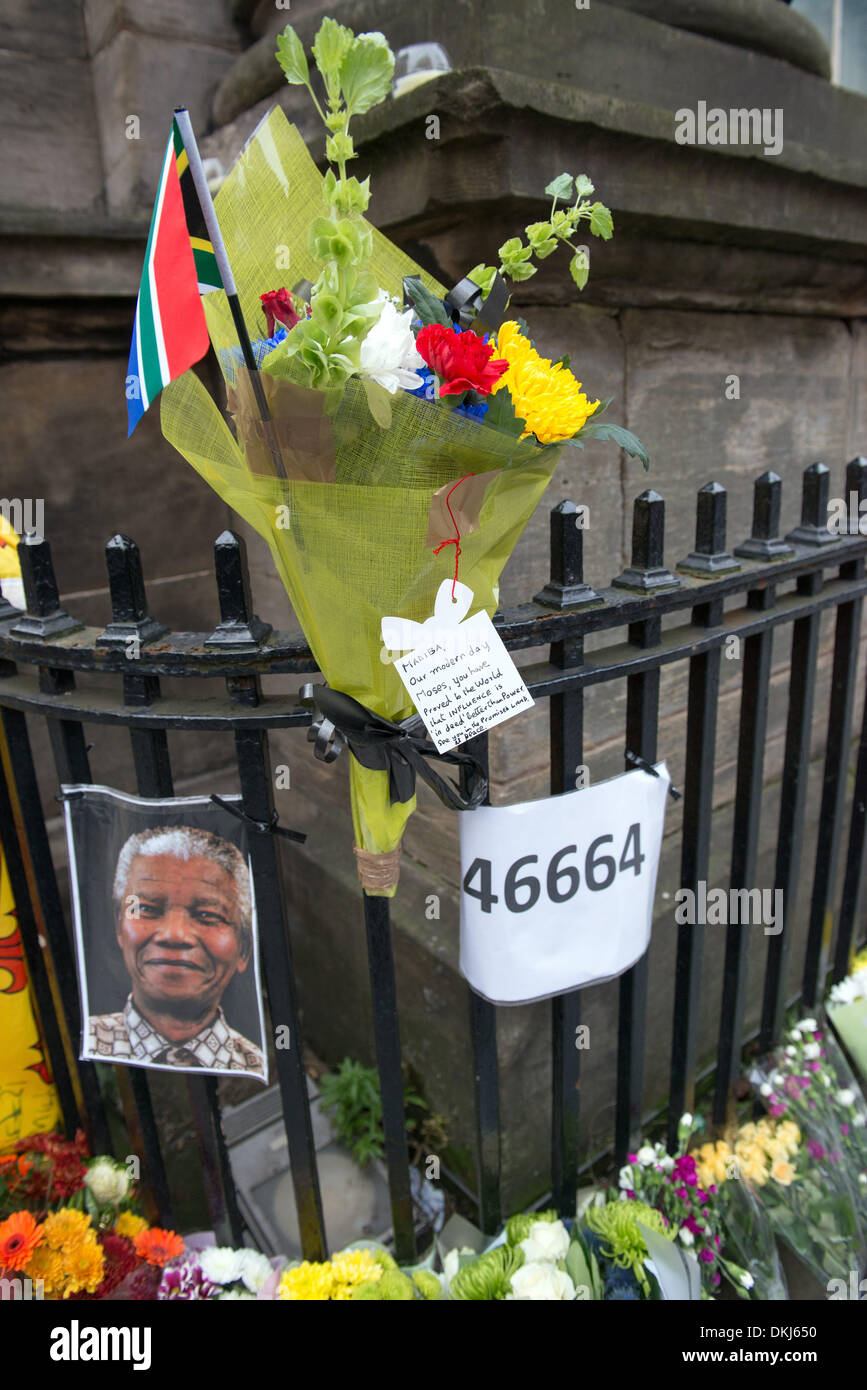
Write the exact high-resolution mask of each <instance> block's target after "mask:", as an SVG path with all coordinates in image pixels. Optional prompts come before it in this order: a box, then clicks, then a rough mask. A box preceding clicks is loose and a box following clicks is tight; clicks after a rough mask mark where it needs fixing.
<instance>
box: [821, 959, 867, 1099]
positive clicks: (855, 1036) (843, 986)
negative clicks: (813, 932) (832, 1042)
mask: <svg viewBox="0 0 867 1390" xmlns="http://www.w3.org/2000/svg"><path fill="white" fill-rule="evenodd" d="M826 1012H827V1015H828V1019H829V1021H830V1023H831V1024H832V1025H833V1027H834V1031H835V1032H836V1033H837V1035H838V1037H840V1038H841V1039H842V1041H843V1043H844V1045H845V1047H846V1050H847V1051H848V1053H849V1056H850V1057H851V1058H852V1061H853V1062H854V1064H855V1066H856V1067H857V1068H858V1071H859V1072H860V1074H861V1078H862V1080H867V949H865V950H863V951H860V952H859V953H858V954H857V955H855V956H854V957H853V959H852V966H851V969H850V971H849V974H848V975H847V976H846V977H845V979H843V980H840V981H839V982H838V983H837V984H836V985H832V987H831V991H830V993H829V995H828V1000H827V1005H826Z"/></svg>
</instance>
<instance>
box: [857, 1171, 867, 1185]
mask: <svg viewBox="0 0 867 1390" xmlns="http://www.w3.org/2000/svg"><path fill="white" fill-rule="evenodd" d="M858 1181H859V1182H860V1183H861V1185H862V1186H863V1187H867V1173H859V1174H858Z"/></svg>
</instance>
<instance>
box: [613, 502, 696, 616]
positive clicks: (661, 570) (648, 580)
mask: <svg viewBox="0 0 867 1390" xmlns="http://www.w3.org/2000/svg"><path fill="white" fill-rule="evenodd" d="M664 546H665V502H664V501H663V500H662V498H661V497H660V495H659V493H658V492H654V491H653V489H652V488H648V489H647V491H646V492H642V494H641V496H640V497H637V498H636V499H635V505H634V507H633V510H632V563H631V564H630V565H628V566H627V568H626V569H625V570H624V571H623V573H622V574H619V575H618V576H617V577H616V579H612V581H611V583H612V584H613V585H614V586H615V587H616V588H618V589H639V590H641V592H642V593H646V592H647V591H648V590H651V589H677V588H680V586H681V584H682V583H683V581H682V580H681V579H678V577H677V575H676V574H672V572H671V570H668V569H666V568H665V561H664V558H663V552H664Z"/></svg>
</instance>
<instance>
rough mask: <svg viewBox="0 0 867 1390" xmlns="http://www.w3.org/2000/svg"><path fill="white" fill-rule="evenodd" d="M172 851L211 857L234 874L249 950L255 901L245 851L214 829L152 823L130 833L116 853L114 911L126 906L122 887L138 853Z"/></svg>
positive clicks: (177, 854) (186, 856)
mask: <svg viewBox="0 0 867 1390" xmlns="http://www.w3.org/2000/svg"><path fill="white" fill-rule="evenodd" d="M156 854H171V855H173V856H174V857H175V858H176V859H186V860H189V859H198V858H200V857H201V858H202V859H212V860H213V861H214V863H215V864H219V865H220V868H221V869H225V871H226V873H227V874H229V875H230V876H231V878H232V879H233V880H234V883H235V889H236V891H237V894H238V909H239V912H240V917H241V920H240V922H239V924H238V925H239V928H240V932H241V942H242V945H243V946H244V948H245V951H246V952H247V954H249V952H250V950H251V948H252V944H253V905H252V900H251V896H250V875H249V872H248V870H247V863H246V860H245V859H244V856H243V854H242V853H241V851H240V850H239V849H238V848H237V846H236V845H233V844H232V843H231V842H230V841H229V840H224V839H222V838H221V836H219V835H215V834H214V833H213V831H211V830H200V829H198V828H197V827H196V826H192V825H164V826H151V827H150V829H148V830H139V831H138V833H137V834H135V835H130V837H129V839H128V840H127V841H126V844H125V845H124V846H123V848H122V849H121V852H120V854H119V855H118V857H117V868H116V869H115V871H114V887H113V889H112V900H113V902H114V907H115V911H116V912H117V913H118V914H120V913H121V912H122V910H123V890H124V888H125V887H126V883H127V879H128V878H129V871H130V869H131V867H132V862H133V860H134V859H137V858H138V857H139V855H146V856H149V855H156Z"/></svg>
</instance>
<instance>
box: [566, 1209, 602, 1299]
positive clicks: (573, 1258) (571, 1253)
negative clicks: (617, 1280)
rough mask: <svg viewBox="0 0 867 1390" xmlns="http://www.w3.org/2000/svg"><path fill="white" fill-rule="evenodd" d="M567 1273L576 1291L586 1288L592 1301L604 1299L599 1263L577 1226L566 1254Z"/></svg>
mask: <svg viewBox="0 0 867 1390" xmlns="http://www.w3.org/2000/svg"><path fill="white" fill-rule="evenodd" d="M566 1273H567V1274H568V1275H569V1278H570V1279H571V1280H572V1283H573V1284H574V1285H575V1287H576V1289H580V1288H585V1289H587V1290H588V1291H589V1297H590V1299H592V1300H599V1299H601V1298H602V1297H603V1289H602V1275H601V1274H600V1272H599V1262H598V1260H597V1259H596V1256H595V1255H594V1254H593V1251H592V1250H591V1249H590V1246H589V1245H588V1244H587V1241H586V1240H585V1238H584V1236H583V1235H582V1233H581V1231H580V1230H579V1229H578V1226H577V1224H576V1226H575V1228H574V1230H573V1231H572V1240H571V1243H570V1245H569V1249H568V1250H567V1252H566Z"/></svg>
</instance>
